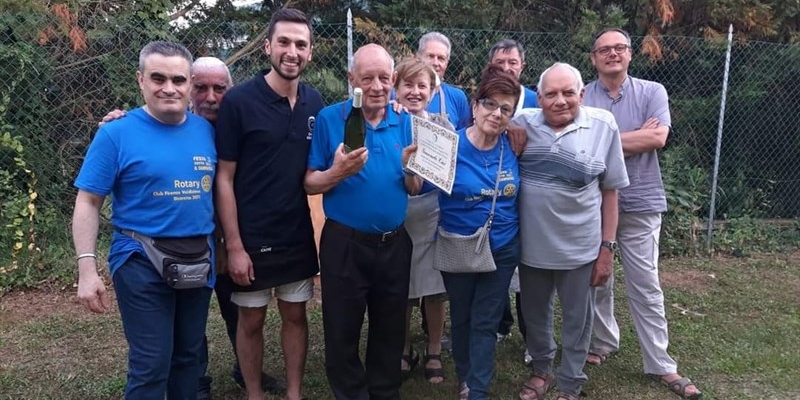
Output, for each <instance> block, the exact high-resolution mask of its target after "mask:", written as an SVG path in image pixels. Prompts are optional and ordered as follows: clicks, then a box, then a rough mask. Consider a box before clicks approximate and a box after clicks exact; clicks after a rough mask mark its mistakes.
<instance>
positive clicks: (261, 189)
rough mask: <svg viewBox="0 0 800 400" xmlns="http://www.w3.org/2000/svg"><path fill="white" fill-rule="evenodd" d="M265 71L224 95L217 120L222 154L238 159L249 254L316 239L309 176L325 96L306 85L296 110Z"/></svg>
mask: <svg viewBox="0 0 800 400" xmlns="http://www.w3.org/2000/svg"><path fill="white" fill-rule="evenodd" d="M268 72H269V70H263V71H261V72H259V73H258V74H257V75H256V76H255V77H254V78H252V79H250V80H248V81H247V82H245V83H243V84H241V85H237V86H234V87H233V88H231V89H230V90H229V91H228V92H227V93H225V96H224V97H223V100H222V103H221V104H220V108H219V115H218V117H217V126H216V129H217V131H216V132H217V134H216V144H217V156H218V158H219V159H220V160H225V161H235V162H236V163H237V165H236V175H235V177H234V187H233V190H234V195H235V196H236V206H237V209H238V216H239V233H240V235H241V237H242V242H243V243H244V246H245V248H246V249H247V250H248V251H252V250H254V249H259V248H270V247H271V248H282V247H289V246H297V245H301V244H304V243H306V241H308V240H311V241H312V242H313V240H314V230H313V227H312V224H311V215H310V211H309V208H308V201H307V198H306V192H305V189H304V188H303V177H304V176H305V173H306V159H307V158H308V150H309V146H310V144H311V133H312V131H313V128H314V118H315V116H316V115H317V112H319V110H320V109H322V107H323V103H322V96H320V94H319V92H318V91H317V90H316V89H314V88H312V87H311V86H308V85H306V84H304V83H302V82H301V83H300V87H299V88H298V99H297V102H296V103H295V106H294V110H292V108H291V107H290V105H289V100H288V99H287V98H286V97H282V96H280V95H278V94H277V93H275V92H274V91H273V90H272V88H270V87H269V85H267V82H266V80H265V79H264V77H265V76H266V74H267V73H268Z"/></svg>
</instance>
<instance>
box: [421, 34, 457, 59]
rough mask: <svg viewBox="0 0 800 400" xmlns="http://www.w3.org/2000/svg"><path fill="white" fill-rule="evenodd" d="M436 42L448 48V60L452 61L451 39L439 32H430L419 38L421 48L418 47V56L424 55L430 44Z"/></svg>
mask: <svg viewBox="0 0 800 400" xmlns="http://www.w3.org/2000/svg"><path fill="white" fill-rule="evenodd" d="M431 41H434V42H439V43H441V44H443V45H444V47H446V48H447V58H448V59H450V47H451V46H450V39H448V38H447V36H445V35H443V34H441V33H439V32H428V33H426V34H424V35H422V37H421V38H419V46H418V47H417V54H422V52H423V51H425V48H426V47H428V43H429V42H431Z"/></svg>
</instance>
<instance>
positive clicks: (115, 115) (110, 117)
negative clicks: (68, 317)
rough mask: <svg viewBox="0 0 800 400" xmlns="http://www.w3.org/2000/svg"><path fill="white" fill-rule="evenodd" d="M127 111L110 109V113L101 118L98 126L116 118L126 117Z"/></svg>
mask: <svg viewBox="0 0 800 400" xmlns="http://www.w3.org/2000/svg"><path fill="white" fill-rule="evenodd" d="M127 113H128V112H127V111H125V110H120V109H114V110H112V111H109V112H108V114H106V115H105V116H104V117H103V119H101V120H100V122H99V123H98V124H97V126H98V127H100V126H103V125H104V124H106V123H109V122H111V121H113V120H115V119H120V118H122V117H124V116H125V115H126V114H127Z"/></svg>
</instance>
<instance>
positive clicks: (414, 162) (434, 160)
mask: <svg viewBox="0 0 800 400" xmlns="http://www.w3.org/2000/svg"><path fill="white" fill-rule="evenodd" d="M411 127H412V130H413V142H414V143H415V144H416V145H417V151H416V152H415V153H414V154H412V155H411V157H410V158H409V160H408V165H407V166H406V167H407V168H408V169H409V170H411V171H412V172H414V173H415V174H417V175H419V176H420V177H421V178H422V179H425V180H426V181H428V182H430V183H431V184H432V185H434V186H436V187H437V188H439V189H440V190H442V191H444V192H445V193H447V194H450V193H451V192H452V191H453V182H454V181H455V177H456V160H457V157H458V133H456V132H453V131H451V130H449V129H447V128H444V127H442V126H441V125H438V124H436V123H433V122H431V121H428V120H426V119H423V118H419V117H417V116H413V115H412V116H411Z"/></svg>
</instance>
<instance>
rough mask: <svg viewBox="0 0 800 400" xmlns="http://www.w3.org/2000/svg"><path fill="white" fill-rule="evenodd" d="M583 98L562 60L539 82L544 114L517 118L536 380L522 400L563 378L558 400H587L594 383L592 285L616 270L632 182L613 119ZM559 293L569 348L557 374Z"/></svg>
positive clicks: (525, 292)
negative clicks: (587, 367) (584, 393)
mask: <svg viewBox="0 0 800 400" xmlns="http://www.w3.org/2000/svg"><path fill="white" fill-rule="evenodd" d="M583 93H584V91H583V80H582V79H581V74H580V72H579V71H578V70H577V69H575V68H574V67H572V66H571V65H569V64H562V63H556V64H554V65H553V66H552V67H550V68H548V69H546V70H545V71H544V73H542V76H541V77H540V78H539V85H538V100H539V105H540V106H541V107H542V108H541V109H528V110H523V111H522V112H521V113H520V114H519V115H518V116H517V117H515V118H514V124H515V125H518V126H521V127H522V128H524V129H525V133H526V136H527V138H528V143H527V147H526V148H525V150H524V151H523V153H522V155H521V157H520V159H519V169H520V194H519V214H520V239H521V241H522V257H521V261H520V266H519V278H520V290H521V297H522V305H523V315H524V319H525V324H526V328H527V336H526V341H527V347H528V351H529V352H530V355H531V357H532V358H533V362H532V363H531V366H532V368H533V374H532V376H531V377H530V378H529V379H528V381H527V382H525V385H524V386H523V389H522V391H521V392H520V398H521V399H522V400H532V399H537V400H541V399H544V398H545V394H546V393H547V391H548V390H549V389H550V388H552V386H553V383H554V382H555V381H556V380H557V381H558V385H557V386H558V390H559V394H558V396H557V398H558V399H559V400H576V399H578V398H579V396H580V393H581V389H582V386H583V384H584V383H585V382H586V380H587V377H586V374H585V373H584V372H583V367H584V363H585V361H586V356H587V354H588V352H589V341H590V338H591V323H592V316H593V310H592V303H593V299H594V288H593V287H596V286H599V285H602V284H603V283H605V281H606V280H607V279H608V277H609V276H610V275H611V272H612V263H613V251H614V246H613V245H612V241H613V240H614V234H615V233H616V230H617V190H618V189H621V188H623V187H625V186H627V185H628V176H627V174H626V173H625V164H624V161H623V157H622V145H621V143H620V138H619V130H618V129H617V124H616V123H615V122H614V117H613V116H612V115H611V114H610V113H609V112H607V111H605V110H600V109H595V108H590V107H584V106H581V102H582V99H583ZM556 293H558V297H559V300H560V302H561V309H562V321H563V322H562V328H561V337H562V343H564V346H563V348H562V353H561V365H560V366H559V368H558V371H557V373H556V374H555V375H554V371H553V359H554V358H555V354H556V343H555V340H554V339H553V297H554V295H555V294H556Z"/></svg>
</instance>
